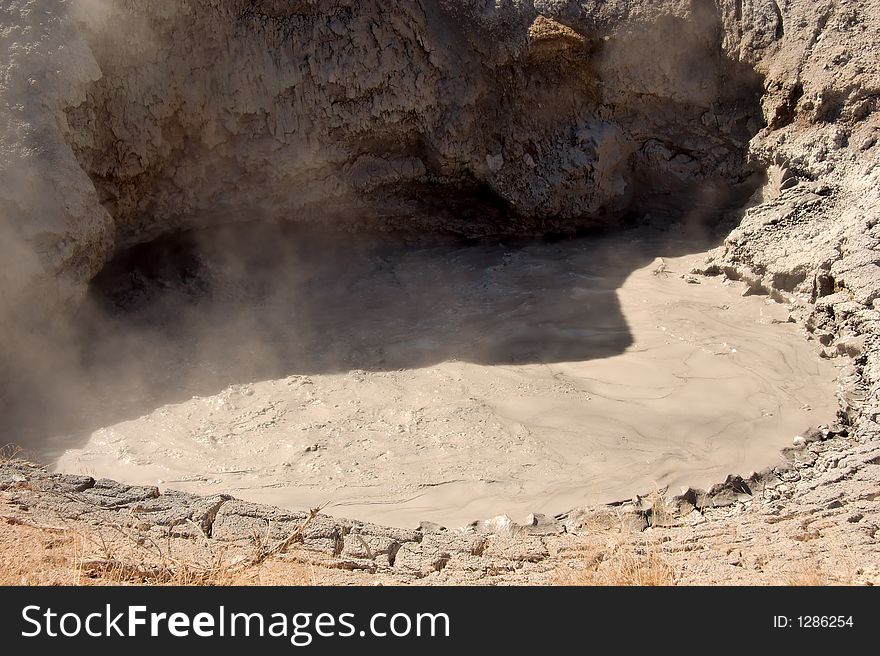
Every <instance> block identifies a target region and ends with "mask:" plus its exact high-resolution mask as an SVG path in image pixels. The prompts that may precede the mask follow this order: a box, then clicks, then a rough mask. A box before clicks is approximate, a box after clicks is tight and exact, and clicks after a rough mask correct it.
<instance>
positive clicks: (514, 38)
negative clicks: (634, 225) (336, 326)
mask: <svg viewBox="0 0 880 656" xmlns="http://www.w3.org/2000/svg"><path fill="white" fill-rule="evenodd" d="M759 4H760V3H759ZM770 5H772V3H770ZM722 9H723V8H722ZM756 12H757V13H755V15H752V13H754V12H752V13H750V12H749V11H746V12H745V13H743V11H742V10H739V11H738V12H734V11H733V10H731V11H730V12H728V11H726V10H719V8H717V7H716V6H715V5H714V4H713V3H708V2H694V3H683V2H663V3H651V4H650V5H646V6H644V7H639V6H638V3H628V2H609V3H582V4H578V3H559V2H555V3H553V2H545V3H535V4H534V5H533V4H532V3H514V2H510V3H495V4H493V3H488V4H487V3H483V2H473V1H464V0H460V1H451V0H446V1H440V0H433V1H414V2H405V3H394V4H393V5H391V6H390V7H389V6H388V5H387V3H380V2H353V1H345V0H340V1H334V2H312V1H306V0H303V1H301V2H274V1H269V0H266V1H259V2H251V1H248V2H244V1H242V0H187V1H185V2H180V3H173V4H168V3H162V4H161V5H157V4H156V3H139V2H127V1H125V0H106V1H103V2H101V1H98V0H94V1H92V2H88V3H80V2H77V3H74V2H45V1H39V0H16V1H13V2H11V3H9V4H8V5H7V8H6V9H5V10H4V15H3V24H4V26H5V27H4V40H5V42H6V43H7V46H8V49H9V51H10V58H9V61H8V63H7V65H6V70H5V76H4V81H3V83H2V86H0V95H2V97H3V98H4V100H5V103H4V109H3V117H4V128H5V129H4V130H3V138H4V144H3V148H4V153H5V155H6V157H5V160H6V161H5V162H4V168H3V185H2V188H0V199H2V208H3V218H4V222H3V223H4V226H5V227H4V229H5V230H7V231H10V232H11V234H15V236H16V237H20V239H19V240H17V241H16V243H18V244H20V250H21V251H22V252H21V253H20V257H25V256H28V257H29V258H30V260H31V261H30V263H29V269H28V270H27V271H29V273H24V272H25V270H24V269H22V268H20V267H19V268H18V269H17V271H18V273H17V275H18V276H19V277H20V278H21V282H22V283H25V282H30V283H33V282H34V281H37V280H38V279H42V280H43V281H44V283H46V285H48V286H51V287H52V289H51V291H48V290H46V291H44V292H43V294H46V295H48V297H47V298H46V299H45V300H46V301H47V302H48V303H49V304H53V303H55V302H56V300H58V299H55V298H51V297H52V296H59V297H60V300H62V301H65V300H68V299H72V298H75V297H76V295H77V294H78V293H80V292H81V290H82V287H83V284H84V283H85V282H86V281H87V280H88V279H90V278H91V276H93V275H94V274H95V272H96V271H97V270H98V269H99V268H100V266H101V265H102V263H103V262H104V261H105V260H106V259H107V257H108V256H109V255H110V253H111V252H112V250H113V249H114V247H123V246H126V245H130V244H132V243H136V242H140V241H144V240H149V239H152V238H154V237H156V236H157V235H159V234H162V233H165V232H168V231H171V230H176V229H179V228H184V227H190V226H205V225H210V224H212V223H217V222H222V221H245V220H255V219H289V220H307V221H317V222H323V221H332V222H334V223H336V224H343V225H348V226H352V227H360V226H364V225H369V226H371V227H377V226H379V227H389V226H390V227H395V228H400V227H419V228H425V227H428V228H431V229H437V230H443V231H453V232H459V233H462V234H468V235H479V234H486V233H498V232H516V233H526V234H534V233H543V232H549V231H569V230H574V229H576V228H578V227H582V226H593V225H608V224H612V225H613V224H616V223H619V222H620V221H622V220H623V219H624V218H625V217H626V215H627V213H631V212H636V213H645V212H648V211H650V212H652V213H653V214H654V215H656V214H658V213H659V214H662V213H663V212H664V211H669V210H670V209H681V208H682V207H684V206H685V205H689V204H690V202H691V201H692V200H693V199H694V198H695V197H696V198H698V199H700V200H702V201H705V200H707V199H710V200H713V201H714V200H715V199H716V198H718V197H719V193H720V197H721V198H722V199H726V198H727V197H728V196H730V195H732V194H733V192H735V189H736V187H737V185H739V183H741V182H743V181H744V180H745V179H746V178H748V176H749V174H750V173H751V172H752V171H753V170H754V169H756V168H759V167H758V166H756V165H755V164H754V163H748V162H747V159H748V152H747V145H748V141H749V139H750V138H751V137H752V136H753V135H754V134H756V133H757V132H758V130H759V129H760V128H761V126H762V125H763V122H764V120H763V118H762V116H761V112H760V107H759V105H758V101H759V98H760V95H761V75H760V74H758V73H756V72H755V71H754V70H753V64H754V61H755V60H757V59H758V58H759V54H760V53H759V52H757V50H756V48H758V46H769V45H771V44H773V43H774V41H775V40H776V39H777V38H778V36H779V35H780V32H781V30H780V28H779V27H778V25H777V22H778V20H777V19H776V14H775V13H773V12H772V11H770V12H769V14H768V11H763V12H761V11H757V10H756ZM649 208H650V209H649ZM9 241H12V240H11V239H10V240H9ZM55 280H63V281H64V287H59V286H57V285H55V284H53V283H54V281H55ZM44 286H45V285H44ZM28 294H29V296H34V294H33V291H31V292H28ZM43 294H38V295H37V296H42V295H43Z"/></svg>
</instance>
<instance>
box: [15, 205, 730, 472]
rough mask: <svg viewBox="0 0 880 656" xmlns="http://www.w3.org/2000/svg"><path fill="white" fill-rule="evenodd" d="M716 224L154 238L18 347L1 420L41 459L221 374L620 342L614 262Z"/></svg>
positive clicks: (277, 231) (678, 251)
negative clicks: (598, 230)
mask: <svg viewBox="0 0 880 656" xmlns="http://www.w3.org/2000/svg"><path fill="white" fill-rule="evenodd" d="M716 216H717V215H716ZM723 234H724V231H721V232H718V231H717V230H715V231H713V230H709V229H708V228H706V227H705V225H704V224H703V223H702V222H700V221H688V222H682V223H678V224H675V225H673V227H672V228H664V229H658V228H655V227H650V226H639V227H634V228H631V229H629V230H626V231H624V232H618V233H616V234H614V235H607V236H605V235H587V236H581V237H576V238H564V239H559V240H552V239H547V238H544V239H505V240H503V241H499V240H481V241H463V240H461V239H460V238H454V237H449V238H446V237H440V236H436V235H434V236H431V237H424V236H415V235H412V234H406V235H405V234H385V235H378V234H362V233H361V234H349V233H334V232H328V231H327V230H326V229H322V230H318V229H315V228H308V227H302V226H295V225H278V224H266V223H259V224H238V225H233V226H228V227H225V228H221V229H216V230H213V231H210V232H207V231H202V232H189V233H181V234H177V235H173V236H166V237H163V238H161V239H159V240H156V241H154V242H151V243H148V244H143V245H140V246H136V247H134V248H131V249H129V250H127V251H125V252H123V253H121V254H119V255H118V256H117V258H116V259H115V260H113V261H112V262H111V263H109V264H108V265H107V266H106V267H105V269H104V270H103V271H102V272H101V274H100V275H99V276H98V277H97V278H96V279H95V280H94V281H93V283H92V286H91V290H90V295H89V299H88V302H87V303H86V304H85V306H84V307H83V308H82V309H81V310H80V312H79V314H78V315H77V317H76V318H75V320H74V321H73V322H72V325H71V326H69V328H68V329H67V330H66V331H65V332H64V334H63V337H59V338H58V339H57V340H56V341H55V342H53V343H51V344H46V343H45V342H41V341H39V340H35V341H34V343H32V344H28V345H27V346H25V347H24V348H25V352H24V353H23V359H25V360H26V361H28V362H31V363H38V364H37V365H36V366H34V367H32V370H31V371H28V372H24V371H23V372H22V374H23V375H22V376H21V377H20V379H19V381H18V384H17V387H16V390H15V391H16V392H17V395H16V396H14V397H13V404H12V408H13V410H14V411H13V412H10V413H7V415H6V418H5V422H4V423H5V424H6V426H5V428H4V430H3V432H4V433H5V435H6V436H7V441H9V442H15V443H17V444H20V445H22V446H23V447H25V449H26V450H27V452H28V453H29V455H30V456H31V457H34V458H37V459H39V460H42V461H53V460H54V459H55V458H56V457H57V456H58V454H60V453H61V452H62V451H63V450H64V449H66V448H69V447H71V446H75V445H77V444H78V443H80V442H81V441H83V440H85V439H86V438H87V436H88V435H89V433H91V432H92V431H94V430H96V429H97V428H100V427H102V426H106V425H110V424H113V423H117V422H120V421H124V420H126V419H132V418H136V417H139V416H141V415H143V414H146V413H149V412H151V411H152V410H154V409H155V408H157V407H159V406H161V405H164V404H169V403H178V402H182V401H184V400H187V399H189V398H191V397H192V396H208V395H212V394H215V393H217V392H219V391H221V390H222V389H224V388H225V387H227V386H229V385H231V384H241V383H249V382H254V381H259V380H267V379H277V378H284V377H286V376H291V375H315V374H334V373H340V372H347V371H351V370H356V369H362V370H368V371H389V370H398V369H410V368H417V367H427V366H431V365H433V364H437V363H440V362H444V361H449V360H461V361H467V362H472V363H480V364H486V365H518V364H533V363H549V362H563V361H583V360H589V359H595V358H606V357H610V356H613V355H616V354H619V353H621V352H622V351H623V350H625V349H626V348H627V347H628V346H629V345H630V344H631V343H632V337H631V334H630V330H629V327H628V325H627V320H626V317H625V316H624V315H623V314H622V312H621V309H620V305H619V302H618V299H617V294H616V290H617V289H618V288H619V287H620V286H621V284H622V283H623V282H624V280H625V279H626V278H627V276H628V275H629V274H630V273H631V272H632V271H633V270H635V269H638V268H641V267H643V266H646V265H648V264H650V263H651V262H652V261H653V260H655V259H656V258H658V257H672V256H675V255H682V254H686V253H691V252H699V251H701V250H705V249H707V248H710V247H712V246H715V245H717V244H718V243H719V242H720V240H721V238H722V236H723ZM28 349H30V351H31V352H27V351H28ZM38 350H41V351H40V352H39V353H38Z"/></svg>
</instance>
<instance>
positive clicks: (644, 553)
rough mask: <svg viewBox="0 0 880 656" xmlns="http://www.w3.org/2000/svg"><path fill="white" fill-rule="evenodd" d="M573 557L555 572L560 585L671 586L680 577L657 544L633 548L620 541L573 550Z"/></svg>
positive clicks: (555, 578) (588, 545) (583, 546)
mask: <svg viewBox="0 0 880 656" xmlns="http://www.w3.org/2000/svg"><path fill="white" fill-rule="evenodd" d="M573 556H574V557H573V558H571V559H569V561H568V562H567V563H565V564H564V565H562V566H561V567H559V568H558V569H557V570H556V573H555V577H554V583H556V584H557V585H591V586H593V585H595V586H606V585H608V586H616V585H623V586H631V585H632V586H668V585H675V584H676V580H677V578H678V574H677V571H676V568H675V567H674V566H673V565H672V563H670V561H669V559H668V558H667V557H666V555H664V554H663V552H662V549H661V547H660V545H659V544H657V543H648V544H646V545H634V544H626V543H624V542H622V541H621V540H619V539H618V540H612V541H606V542H605V544H604V545H598V544H585V545H581V546H580V547H579V548H576V549H574V554H573Z"/></svg>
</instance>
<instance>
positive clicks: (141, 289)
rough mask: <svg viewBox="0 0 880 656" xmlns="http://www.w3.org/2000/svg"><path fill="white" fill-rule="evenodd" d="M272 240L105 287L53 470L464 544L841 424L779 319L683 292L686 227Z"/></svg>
mask: <svg viewBox="0 0 880 656" xmlns="http://www.w3.org/2000/svg"><path fill="white" fill-rule="evenodd" d="M260 233H261V229H259V228H254V229H250V228H241V227H239V228H234V229H228V230H226V231H219V232H217V233H214V234H212V235H210V236H205V235H194V236H193V235H191V236H189V237H188V238H186V239H178V240H177V241H176V242H175V243H174V244H173V246H169V245H168V244H165V245H162V244H158V245H153V246H150V247H144V248H145V249H146V250H141V251H138V250H137V249H135V250H134V251H132V252H131V253H130V254H129V255H128V259H127V260H124V261H120V262H119V263H118V265H117V268H116V269H114V267H113V266H111V267H109V268H108V270H107V271H105V273H104V274H102V277H101V278H100V279H99V280H97V281H96V283H95V289H94V294H93V299H92V305H91V307H92V313H91V316H90V317H89V318H88V319H85V320H84V326H86V328H84V330H86V331H87V332H88V333H89V335H90V338H91V346H90V347H89V349H87V351H86V352H84V353H83V354H82V361H83V362H85V363H87V369H86V371H87V375H86V376H85V377H84V378H85V379H86V380H87V381H88V382H87V386H88V389H89V393H88V394H87V395H81V396H80V397H78V398H77V399H76V400H75V401H71V402H68V403H67V404H66V407H67V408H68V412H67V414H66V417H67V419H66V424H65V425H66V426H67V427H68V430H66V431H65V430H55V431H54V432H52V434H53V436H54V437H53V438H52V439H50V440H47V441H45V442H44V443H42V446H41V449H42V453H43V454H44V457H46V458H48V459H50V460H52V461H54V466H55V467H56V468H57V469H58V470H62V471H65V472H80V473H87V474H90V475H93V476H107V477H112V478H116V479H119V480H123V481H126V482H128V483H133V484H134V483H139V484H150V485H158V486H160V487H161V488H174V489H180V490H185V491H191V492H196V493H203V494H208V493H219V492H224V493H230V494H233V495H235V496H238V497H240V498H243V499H247V500H252V501H259V502H267V503H272V504H276V505H280V506H284V507H289V508H295V509H302V508H307V507H312V506H316V505H320V504H327V508H326V512H329V513H331V514H336V515H340V516H348V517H355V518H358V519H362V520H369V521H375V522H379V523H383V524H390V525H398V526H414V525H416V524H418V522H419V521H421V520H430V521H434V522H438V523H441V524H445V525H447V526H459V525H463V524H466V523H468V522H469V521H471V520H474V519H477V518H484V517H489V516H494V515H498V514H501V513H507V514H509V515H510V516H511V517H513V518H514V519H516V520H519V521H521V520H523V519H524V518H525V516H526V515H527V514H528V513H531V512H536V513H539V512H543V513H547V514H553V513H558V512H562V511H565V510H568V509H569V508H571V507H574V506H578V505H583V504H591V503H602V502H612V501H616V500H620V499H625V498H630V497H632V496H633V495H634V494H636V493H646V492H650V491H652V490H655V489H661V488H664V487H667V486H668V487H669V488H670V489H671V490H672V491H674V492H677V491H678V488H679V487H681V486H685V485H693V486H705V485H710V484H712V483H715V482H718V481H719V480H723V478H724V477H725V476H726V475H727V474H728V473H740V474H743V475H747V474H749V473H750V472H751V471H753V470H756V469H761V468H762V467H764V466H766V465H768V464H771V463H773V462H776V461H777V460H778V457H779V455H778V454H779V451H780V449H781V448H783V447H785V446H787V445H790V444H791V440H792V438H793V437H794V436H795V435H797V434H799V433H801V432H802V431H803V430H805V429H806V428H807V427H809V426H815V425H817V424H822V423H827V422H829V421H830V420H831V419H832V418H833V416H834V413H835V410H836V401H835V382H834V381H835V376H836V373H837V372H836V370H835V368H834V366H833V365H832V364H831V363H829V362H828V361H824V360H820V359H819V358H818V357H817V356H816V354H815V352H814V349H813V348H812V347H811V345H810V344H809V343H808V342H807V341H806V340H805V339H804V338H803V335H802V334H801V333H800V331H799V329H798V328H797V327H796V326H795V325H794V324H793V323H788V322H787V321H786V319H787V316H788V311H787V309H786V307H785V306H783V305H780V304H777V303H774V302H772V301H771V300H769V299H768V298H767V297H763V296H747V297H743V296H742V292H743V286H742V285H740V284H737V283H730V282H725V281H724V280H722V279H721V278H702V277H700V278H693V277H688V276H687V275H686V274H687V273H688V272H689V270H690V269H691V267H692V266H694V265H695V264H698V263H701V262H702V261H703V260H704V258H705V252H703V251H700V250H699V249H701V248H704V246H701V245H700V243H699V242H698V241H697V242H695V240H694V239H693V238H692V237H690V236H688V235H686V234H679V233H677V232H675V231H667V232H659V231H657V232H652V231H642V232H624V233H622V234H619V235H616V236H610V237H598V238H597V237H591V238H581V239H572V240H565V241H559V242H555V243H549V242H546V241H529V240H523V241H508V242H504V243H462V242H460V241H454V240H448V241H435V242H428V243H424V242H412V241H409V242H408V241H407V240H406V239H405V238H401V239H397V238H396V237H390V236H389V237H373V238H363V237H358V236H340V235H335V236H327V235H324V236H321V235H312V234H309V232H308V231H305V234H303V232H299V233H296V234H294V235H292V236H291V235H287V236H285V237H284V238H278V237H277V236H276V235H273V234H271V233H266V234H260ZM95 317H100V319H96V318H95ZM85 397H87V398H85ZM57 407H65V404H64V403H63V402H61V401H59V402H58V404H57ZM70 427H73V429H71V428H70Z"/></svg>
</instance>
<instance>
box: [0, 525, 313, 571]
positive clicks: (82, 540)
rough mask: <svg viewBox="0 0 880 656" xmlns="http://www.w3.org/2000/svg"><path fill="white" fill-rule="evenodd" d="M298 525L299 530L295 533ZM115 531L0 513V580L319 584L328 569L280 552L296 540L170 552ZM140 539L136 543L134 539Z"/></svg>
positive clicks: (140, 538)
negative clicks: (245, 548) (234, 552)
mask: <svg viewBox="0 0 880 656" xmlns="http://www.w3.org/2000/svg"><path fill="white" fill-rule="evenodd" d="M302 528H304V527H300V529H298V530H299V531H300V532H301V530H302ZM112 531H113V532H116V533H118V534H119V535H118V536H114V535H112V532H110V534H109V535H108V534H103V533H100V532H94V533H84V532H82V531H80V530H76V529H73V528H62V527H54V526H35V525H30V524H28V523H26V522H23V521H21V520H19V519H16V518H14V517H10V516H3V517H2V518H0V585H219V586H226V585H317V584H321V583H324V582H325V574H326V570H325V568H324V567H322V566H320V565H317V566H316V565H314V564H311V563H308V562H304V560H305V559H298V558H297V554H295V553H290V554H288V553H286V552H287V550H288V548H289V547H290V546H291V545H292V544H293V543H294V542H295V541H296V538H295V537H290V538H287V539H286V540H283V541H281V542H280V543H278V544H273V545H263V546H258V547H257V548H255V550H254V553H253V554H252V555H250V556H247V557H244V558H242V557H238V558H236V559H233V558H232V557H230V556H229V555H228V554H227V553H226V552H217V553H213V554H211V553H207V554H206V553H204V552H203V551H202V552H196V553H193V554H191V555H189V556H187V555H184V554H182V553H179V554H172V552H171V550H170V544H171V541H170V540H169V543H168V545H167V546H162V545H159V544H156V543H152V544H151V541H150V540H149V539H144V538H143V536H141V537H139V538H138V537H135V536H133V535H129V534H127V532H126V531H125V530H124V529H123V528H122V527H113V529H112ZM138 541H140V543H138Z"/></svg>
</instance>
